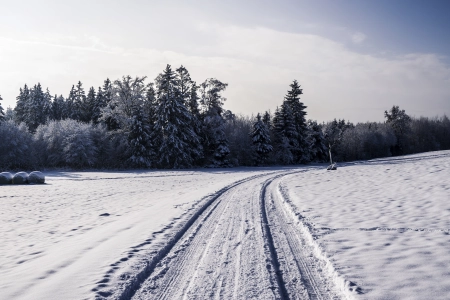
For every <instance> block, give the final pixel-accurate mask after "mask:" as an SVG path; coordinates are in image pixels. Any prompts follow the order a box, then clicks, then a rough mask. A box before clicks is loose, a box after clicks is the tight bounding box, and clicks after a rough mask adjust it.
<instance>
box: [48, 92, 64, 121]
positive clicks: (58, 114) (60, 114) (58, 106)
mask: <svg viewBox="0 0 450 300" xmlns="http://www.w3.org/2000/svg"><path fill="white" fill-rule="evenodd" d="M65 106H66V102H65V100H64V97H63V96H62V95H60V96H59V97H58V96H57V95H55V96H54V97H53V102H52V113H51V119H52V120H57V121H60V120H63V119H64V117H65V116H64V112H65V111H66V108H65Z"/></svg>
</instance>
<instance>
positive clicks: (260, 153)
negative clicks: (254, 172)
mask: <svg viewBox="0 0 450 300" xmlns="http://www.w3.org/2000/svg"><path fill="white" fill-rule="evenodd" d="M250 135H251V138H252V147H253V151H254V152H255V156H254V157H255V163H256V165H260V164H264V163H266V161H267V158H268V156H269V153H270V152H272V150H273V147H272V145H271V140H270V132H269V129H268V128H267V126H266V124H265V123H264V122H263V121H262V120H261V115H260V114H258V115H257V116H256V121H255V122H254V123H253V131H252V132H251V134H250Z"/></svg>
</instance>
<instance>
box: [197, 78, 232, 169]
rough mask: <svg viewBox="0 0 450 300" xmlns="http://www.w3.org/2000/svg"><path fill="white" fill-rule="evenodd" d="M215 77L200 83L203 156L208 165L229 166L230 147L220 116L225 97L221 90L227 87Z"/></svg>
mask: <svg viewBox="0 0 450 300" xmlns="http://www.w3.org/2000/svg"><path fill="white" fill-rule="evenodd" d="M227 86H228V84H227V83H222V82H221V81H219V80H217V79H215V78H209V79H207V80H205V81H204V82H203V83H202V84H201V85H200V94H201V98H200V104H201V105H202V121H203V122H202V123H203V125H202V127H203V128H202V132H203V141H204V147H203V148H204V150H205V158H206V159H207V161H208V163H209V165H210V166H214V167H226V166H229V163H228V159H227V157H228V155H229V154H230V148H229V146H228V139H227V137H226V135H225V128H224V127H225V120H224V118H223V117H222V113H223V108H222V106H223V103H224V102H225V100H226V99H225V98H224V97H223V96H222V94H221V93H222V92H223V91H224V90H225V89H226V88H227Z"/></svg>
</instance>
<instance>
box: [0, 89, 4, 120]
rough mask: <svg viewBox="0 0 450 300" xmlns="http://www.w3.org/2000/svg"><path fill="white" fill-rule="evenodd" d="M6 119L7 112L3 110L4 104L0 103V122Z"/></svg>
mask: <svg viewBox="0 0 450 300" xmlns="http://www.w3.org/2000/svg"><path fill="white" fill-rule="evenodd" d="M2 100H3V98H2V95H0V101H2ZM4 120H5V112H4V111H3V107H2V104H1V103H0V122H3V121H4Z"/></svg>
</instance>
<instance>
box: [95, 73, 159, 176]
mask: <svg viewBox="0 0 450 300" xmlns="http://www.w3.org/2000/svg"><path fill="white" fill-rule="evenodd" d="M145 79H146V77H136V78H134V79H133V78H131V76H124V77H122V80H116V81H114V84H113V86H112V93H111V96H112V99H111V101H110V102H109V104H108V106H106V107H105V108H103V109H102V120H110V121H114V122H115V123H117V125H118V127H119V128H120V129H117V130H116V131H113V133H112V134H113V135H116V137H115V139H117V138H120V137H123V138H124V139H125V140H126V144H127V149H126V153H124V155H123V158H124V160H125V163H128V164H131V165H133V166H134V167H150V166H151V159H152V145H151V141H150V127H149V124H148V119H147V116H146V115H145V112H144V102H145V96H146V85H145V83H144V81H145ZM123 142H125V141H123Z"/></svg>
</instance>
